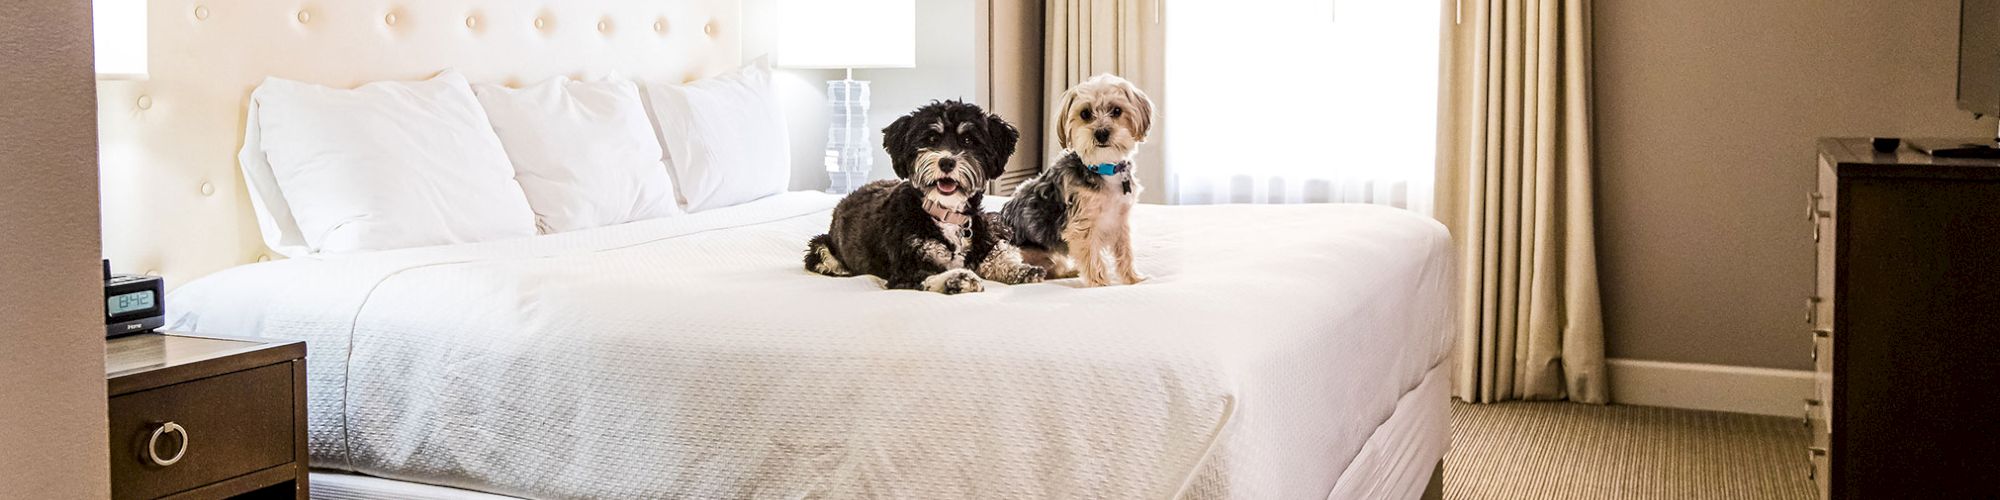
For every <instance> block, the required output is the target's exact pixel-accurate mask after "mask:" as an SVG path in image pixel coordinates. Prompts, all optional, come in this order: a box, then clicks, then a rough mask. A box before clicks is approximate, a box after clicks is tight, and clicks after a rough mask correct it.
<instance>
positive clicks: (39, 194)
mask: <svg viewBox="0 0 2000 500" xmlns="http://www.w3.org/2000/svg"><path fill="white" fill-rule="evenodd" d="M91 64H92V63H91V57H90V2H88V1H84V0H71V1H61V2H12V3H10V4H9V5H8V6H7V8H6V9H0V179H5V181H4V182H0V234H3V235H6V236H5V237H0V450H4V452H0V498H104V497H106V496H108V495H109V494H110V489H109V479H108V472H107V469H108V467H109V463H110V459H109V458H108V457H107V456H106V451H105V450H106V446H105V422H104V337H103V336H102V334H103V331H104V330H103V326H104V324H103V322H102V321H101V320H102V319H103V315H104V302H102V300H103V297H104V296H103V288H101V287H102V286H103V282H102V281H101V280H100V279H99V278H98V222H97V122H96V116H97V115H96V110H97V105H96V99H97V94H96V87H95V82H94V78H95V77H94V75H93V70H92V67H91Z"/></svg>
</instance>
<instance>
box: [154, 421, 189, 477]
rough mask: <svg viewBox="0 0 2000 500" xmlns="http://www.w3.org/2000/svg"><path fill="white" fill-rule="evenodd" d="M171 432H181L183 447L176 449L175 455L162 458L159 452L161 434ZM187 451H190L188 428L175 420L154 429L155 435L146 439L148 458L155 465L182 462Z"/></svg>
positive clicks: (164, 465) (162, 465) (163, 465)
mask: <svg viewBox="0 0 2000 500" xmlns="http://www.w3.org/2000/svg"><path fill="white" fill-rule="evenodd" d="M169 432H175V433H180V435H181V448H180V449H179V450H175V451H174V456H173V457H172V458H160V452H159V448H160V436H164V435H166V434H167V433H169ZM187 451H188V432H187V428H185V427H181V424H176V423H173V422H167V423H165V424H160V427H159V428H157V429H153V437H152V438H151V439H147V440H146V458H147V459H150V460H152V461H153V465H158V466H161V467H166V466H169V465H173V464H176V463H180V461H181V457H184V456H187Z"/></svg>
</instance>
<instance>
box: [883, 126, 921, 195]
mask: <svg viewBox="0 0 2000 500" xmlns="http://www.w3.org/2000/svg"><path fill="white" fill-rule="evenodd" d="M914 116H916V114H914V113H912V114H908V115H903V117H902V118H897V119H896V121H895V122H892V123H890V124H889V126H887V127H882V150H883V151H885V152H887V153H889V164H890V165H891V166H893V167H895V170H896V178H899V179H908V178H910V164H911V163H912V162H915V161H916V157H917V142H916V139H915V138H912V137H910V124H911V123H915V122H916V120H913V119H911V118H912V117H914Z"/></svg>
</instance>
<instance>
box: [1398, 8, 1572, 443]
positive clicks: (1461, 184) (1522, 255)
mask: <svg viewBox="0 0 2000 500" xmlns="http://www.w3.org/2000/svg"><path fill="white" fill-rule="evenodd" d="M1455 7H1456V8H1457V9H1458V10H1457V12H1454V8H1455ZM1445 13H1446V17H1447V19H1446V23H1447V24H1446V33H1447V39H1446V40H1445V42H1446V43H1445V46H1446V47H1447V50H1446V54H1445V59H1444V70H1445V71H1444V74H1445V75H1446V81H1445V85H1444V86H1443V87H1442V88H1443V92H1445V96H1446V98H1445V99H1444V105H1443V106H1441V111H1440V115H1441V117H1442V118H1443V120H1442V123H1443V125H1444V126H1441V127H1440V132H1439V133H1440V138H1441V139H1442V141H1441V143H1440V146H1441V154H1440V155H1439V168H1438V182H1437V187H1438V212H1437V213H1438V215H1439V219H1440V220H1442V221H1444V222H1445V223H1446V225H1447V226H1448V227H1450V228H1451V230H1452V235H1453V239H1454V241H1455V242H1457V244H1458V246H1459V257H1460V261H1459V266H1460V267H1459V269H1460V277H1461V279H1462V280H1463V281H1462V285H1463V288H1461V291H1462V293H1463V295H1462V297H1461V300H1460V305H1461V307H1462V309H1461V310H1460V316H1459V317H1460V325H1459V331H1458V340H1457V354H1456V356H1457V367H1456V372H1455V375H1454V377H1453V388H1452V392H1453V394H1454V395H1455V396H1457V397H1458V398H1459V399H1463V400H1465V401H1469V402H1493V401H1504V400H1510V399H1563V398H1568V399H1570V400H1574V401H1581V402H1589V403H1603V402H1605V401H1606V400H1607V396H1608V394H1607V389H1606V381H1605V372H1604V326H1603V318H1602V310H1601V307H1600V304H1599V296H1598V287H1597V250H1596V246H1595V234H1594V230H1593V219H1594V217H1593V213H1592V210H1591V200H1592V195H1591V172H1592V169H1593V165H1592V160H1593V159H1592V153H1591V136H1590V132H1591V121H1590V119H1591V118H1590V113H1591V88H1590V85H1591V78H1590V67H1591V55H1590V0H1463V3H1462V4H1456V5H1454V3H1453V2H1451V1H1450V0H1447V1H1446V9H1445ZM1454 14H1456V16H1454ZM1453 17H1456V18H1457V21H1458V22H1456V23H1454V22H1453V21H1454V19H1452V18H1453Z"/></svg>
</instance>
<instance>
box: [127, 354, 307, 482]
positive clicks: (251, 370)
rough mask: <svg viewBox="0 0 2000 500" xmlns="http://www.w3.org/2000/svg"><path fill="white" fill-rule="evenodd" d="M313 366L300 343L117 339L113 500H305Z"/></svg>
mask: <svg viewBox="0 0 2000 500" xmlns="http://www.w3.org/2000/svg"><path fill="white" fill-rule="evenodd" d="M305 357H306V345H305V343H304V342H297V341H264V340H250V339H230V338H219V337H202V336H190V335H179V334H158V333H144V334H137V335H129V336H124V337H118V338H114V339H110V340H109V341H108V342H106V344H105V355H104V365H105V370H104V373H105V377H104V378H105V382H106V383H107V384H108V385H109V389H110V390H109V396H110V398H111V401H110V420H111V431H110V444H111V497H112V498H114V499H121V500H122V499H146V498H174V499H207V498H231V497H242V498H306V360H305Z"/></svg>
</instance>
